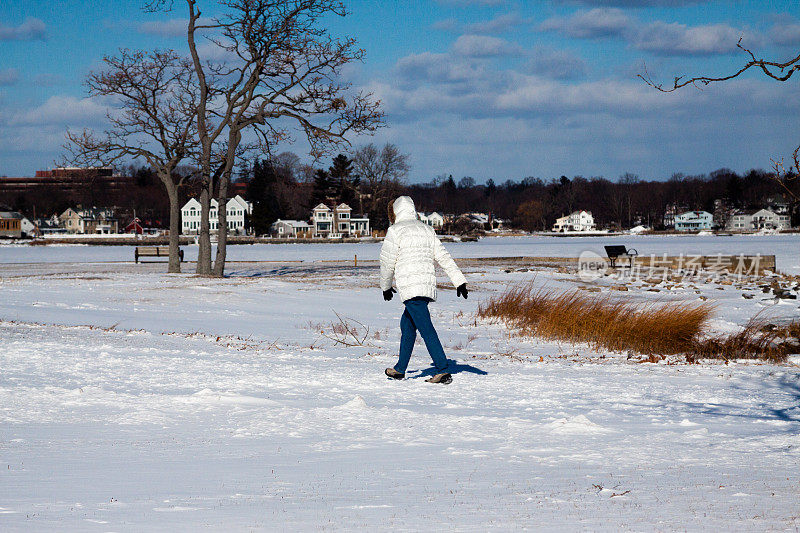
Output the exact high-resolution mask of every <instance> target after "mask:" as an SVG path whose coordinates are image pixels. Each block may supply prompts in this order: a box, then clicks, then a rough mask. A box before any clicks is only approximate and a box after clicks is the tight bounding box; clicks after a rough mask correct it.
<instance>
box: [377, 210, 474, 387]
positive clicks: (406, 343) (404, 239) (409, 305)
mask: <svg viewBox="0 0 800 533" xmlns="http://www.w3.org/2000/svg"><path fill="white" fill-rule="evenodd" d="M392 209H393V211H394V224H392V225H391V226H390V227H389V230H388V231H387V232H386V239H384V241H383V246H382V247H381V290H382V291H383V299H384V300H386V301H387V302H388V301H389V300H391V299H392V296H393V295H394V293H395V292H398V291H399V293H400V299H401V300H403V305H404V306H405V311H404V312H403V317H402V318H401V319H400V357H399V359H398V361H397V364H396V365H394V368H387V369H386V371H385V372H386V375H387V376H389V377H390V378H392V379H403V378H404V377H405V375H406V368H407V367H408V362H409V360H410V359H411V351H412V350H413V348H414V342H415V341H416V339H417V331H419V333H420V335H422V339H423V340H424V341H425V347H426V348H427V349H428V353H429V354H430V356H431V358H432V359H433V364H434V366H435V367H436V375H434V376H433V377H432V378H430V379H427V380H426V381H428V382H430V383H444V384H447V383H450V382H452V381H453V378H452V376H451V375H450V374H449V373H448V372H447V364H448V363H447V357H445V355H444V350H443V349H442V343H441V342H440V341H439V335H437V334H436V330H435V329H434V327H433V323H432V322H431V314H430V311H429V310H428V304H429V303H430V302H433V301H435V300H436V269H435V267H434V264H433V262H434V261H436V262H437V263H439V265H440V266H441V267H442V268H443V269H444V271H445V272H446V273H447V275H448V276H449V277H450V280H451V281H452V282H453V285H455V286H456V287H457V289H456V295H457V296H463V297H464V298H465V299H466V298H467V280H466V278H465V277H464V274H462V272H461V270H459V269H458V267H457V266H456V263H455V261H453V258H452V257H450V254H449V253H447V250H445V249H444V246H442V243H441V242H440V241H439V239H438V237H436V233H435V232H434V231H433V228H431V227H430V226H428V225H427V224H424V223H423V222H421V221H420V220H418V219H417V210H416V208H415V207H414V200H412V199H411V198H410V197H408V196H401V197H399V198H397V199H396V200H395V201H394V203H393V204H392ZM392 278H394V279H395V280H396V282H397V290H395V289H394V288H392Z"/></svg>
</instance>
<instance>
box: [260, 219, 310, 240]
mask: <svg viewBox="0 0 800 533" xmlns="http://www.w3.org/2000/svg"><path fill="white" fill-rule="evenodd" d="M269 234H270V236H272V237H278V238H283V239H310V238H312V237H313V236H314V228H313V226H311V224H309V223H308V222H306V221H304V220H280V219H278V220H276V221H275V222H273V223H272V225H271V226H270V228H269Z"/></svg>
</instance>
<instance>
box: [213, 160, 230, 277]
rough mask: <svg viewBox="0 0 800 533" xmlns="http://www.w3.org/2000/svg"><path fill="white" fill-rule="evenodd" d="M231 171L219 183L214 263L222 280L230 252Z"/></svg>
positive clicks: (215, 271) (216, 273)
mask: <svg viewBox="0 0 800 533" xmlns="http://www.w3.org/2000/svg"><path fill="white" fill-rule="evenodd" d="M230 177H231V176H230V170H226V171H225V172H224V173H223V175H222V179H221V180H220V182H219V194H218V195H217V201H218V202H219V208H218V209H217V220H219V222H218V223H217V228H218V230H217V258H216V261H215V262H214V276H216V277H218V278H221V277H222V276H223V275H224V274H225V257H226V255H227V252H228V248H227V245H228V182H229V181H230Z"/></svg>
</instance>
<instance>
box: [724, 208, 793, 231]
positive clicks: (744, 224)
mask: <svg viewBox="0 0 800 533" xmlns="http://www.w3.org/2000/svg"><path fill="white" fill-rule="evenodd" d="M789 227H791V221H790V220H789V215H782V214H778V213H775V212H774V211H771V210H769V209H749V210H739V211H736V212H735V213H734V214H733V216H732V217H731V218H730V220H729V221H728V225H727V226H726V228H725V229H727V230H730V231H754V230H760V229H787V228H789Z"/></svg>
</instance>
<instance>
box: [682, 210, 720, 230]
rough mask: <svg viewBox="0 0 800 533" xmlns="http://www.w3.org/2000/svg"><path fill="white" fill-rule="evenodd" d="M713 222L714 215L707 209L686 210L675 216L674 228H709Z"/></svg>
mask: <svg viewBox="0 0 800 533" xmlns="http://www.w3.org/2000/svg"><path fill="white" fill-rule="evenodd" d="M713 224H714V215H712V214H711V213H709V212H708V211H686V212H685V213H681V214H680V215H676V216H675V229H676V230H677V231H697V230H704V229H711V226H712V225H713Z"/></svg>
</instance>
